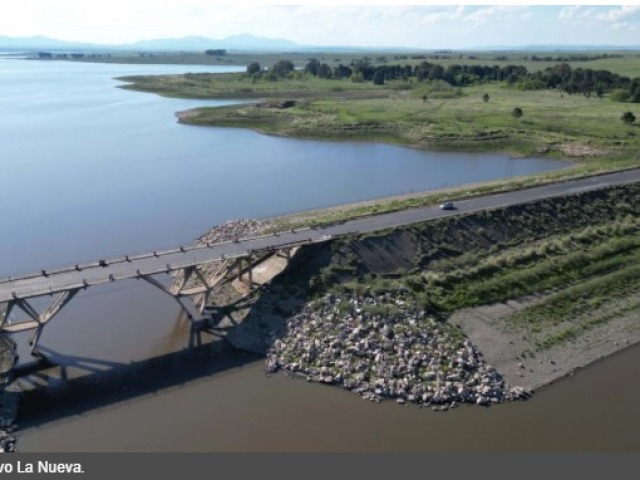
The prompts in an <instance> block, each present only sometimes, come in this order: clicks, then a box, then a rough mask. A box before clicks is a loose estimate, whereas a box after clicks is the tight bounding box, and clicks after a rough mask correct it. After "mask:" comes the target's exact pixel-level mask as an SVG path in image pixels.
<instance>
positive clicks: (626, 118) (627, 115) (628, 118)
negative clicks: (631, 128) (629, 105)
mask: <svg viewBox="0 0 640 480" xmlns="http://www.w3.org/2000/svg"><path fill="white" fill-rule="evenodd" d="M620 119H621V120H622V121H623V122H624V123H626V124H627V125H631V124H632V123H633V122H635V121H636V116H635V115H634V114H633V113H632V112H624V113H623V114H622V117H620Z"/></svg>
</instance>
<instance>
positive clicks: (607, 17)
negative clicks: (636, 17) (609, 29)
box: [596, 5, 640, 23]
mask: <svg viewBox="0 0 640 480" xmlns="http://www.w3.org/2000/svg"><path fill="white" fill-rule="evenodd" d="M639 10H640V5H622V6H621V7H620V8H614V9H611V10H609V11H608V12H605V13H601V14H599V15H597V16H596V18H597V19H598V20H604V21H605V22H617V23H619V21H620V20H621V19H623V18H625V17H627V16H629V15H632V14H633V13H634V12H637V11H639Z"/></svg>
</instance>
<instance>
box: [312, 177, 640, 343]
mask: <svg viewBox="0 0 640 480" xmlns="http://www.w3.org/2000/svg"><path fill="white" fill-rule="evenodd" d="M316 267H317V268H318V273H317V274H316V275H314V276H313V278H312V279H311V284H312V286H313V288H314V289H315V290H316V291H317V292H320V293H323V292H326V291H335V292H340V291H341V290H344V289H347V290H348V291H354V290H356V291H358V290H359V291H373V292H383V291H385V290H388V289H390V288H394V287H393V285H394V284H397V282H401V283H402V284H403V285H405V286H406V287H407V288H409V289H410V290H412V292H413V294H414V295H416V296H417V298H419V299H420V301H421V302H422V303H423V304H424V305H425V306H426V307H427V310H428V311H429V313H430V314H432V315H435V316H437V317H438V318H440V319H442V320H446V319H447V318H449V316H450V315H451V314H453V313H454V312H456V311H459V310H461V309H464V308H470V307H478V306H481V305H489V304H494V303H497V302H506V301H508V300H513V299H520V298H523V297H526V296H529V295H532V294H536V295H542V299H541V300H539V301H537V302H534V303H533V304H532V305H530V306H527V307H526V308H523V309H521V310H519V311H518V312H516V313H514V314H513V315H511V316H510V317H509V318H507V319H505V320H504V323H503V327H504V328H505V329H515V330H517V331H520V332H521V333H522V334H523V335H525V336H528V338H529V340H530V345H529V348H527V351H528V352H536V351H543V350H546V349H549V348H550V347H553V346H556V345H565V344H566V343H567V342H569V341H573V340H575V339H576V338H577V337H579V336H580V335H583V334H585V333H587V332H588V331H590V330H591V329H593V328H594V327H596V326H602V325H603V324H606V323H607V322H609V321H611V320H615V319H616V318H617V316H619V315H617V314H621V313H623V312H627V313H628V312H629V311H631V310H633V309H635V310H637V309H640V300H639V299H636V298H635V296H637V293H638V292H639V290H640V185H638V184H634V185H629V186H621V187H614V188H609V189H605V190H598V191H594V192H587V193H582V194H577V195H572V196H567V197H561V198H553V199H547V200H542V201H538V202H534V203H530V204H524V205H519V206H512V207H507V208H504V209H500V210H495V211H487V212H480V213H474V214H469V215H464V216H460V217H453V218H446V219H440V220H435V221H432V222H426V223H423V224H418V225H413V226H409V227H402V228H396V229H393V230H388V231H383V232H376V233H375V234H369V235H364V236H354V237H353V238H348V239H342V238H340V239H336V240H335V241H334V242H333V244H332V247H331V249H330V251H325V252H324V259H323V261H322V262H321V264H317V265H316ZM632 297H633V300H630V299H631V298H632ZM616 312H617V314H616ZM521 353H524V352H521Z"/></svg>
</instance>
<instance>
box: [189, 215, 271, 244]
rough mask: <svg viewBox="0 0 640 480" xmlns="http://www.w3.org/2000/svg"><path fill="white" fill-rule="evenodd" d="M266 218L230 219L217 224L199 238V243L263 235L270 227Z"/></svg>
mask: <svg viewBox="0 0 640 480" xmlns="http://www.w3.org/2000/svg"><path fill="white" fill-rule="evenodd" d="M269 225H270V223H269V222H268V221H266V220H253V219H247V220H229V221H228V222H226V223H223V224H222V225H216V226H215V227H213V228H212V229H211V230H209V231H208V232H207V233H205V234H204V235H202V236H201V237H200V238H198V243H203V244H204V243H219V242H228V241H233V240H236V239H238V238H246V237H254V236H257V235H261V234H263V233H264V231H265V230H266V229H267V227H269Z"/></svg>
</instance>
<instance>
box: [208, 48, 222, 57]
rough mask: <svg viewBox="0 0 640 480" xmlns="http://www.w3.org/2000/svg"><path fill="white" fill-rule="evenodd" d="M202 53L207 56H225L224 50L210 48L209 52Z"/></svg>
mask: <svg viewBox="0 0 640 480" xmlns="http://www.w3.org/2000/svg"><path fill="white" fill-rule="evenodd" d="M204 53H206V54H207V55H214V56H216V57H221V56H222V55H226V54H227V51H226V50H225V49H224V48H211V49H209V50H205V51H204Z"/></svg>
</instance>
